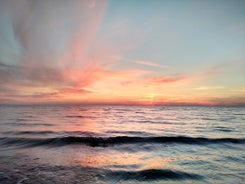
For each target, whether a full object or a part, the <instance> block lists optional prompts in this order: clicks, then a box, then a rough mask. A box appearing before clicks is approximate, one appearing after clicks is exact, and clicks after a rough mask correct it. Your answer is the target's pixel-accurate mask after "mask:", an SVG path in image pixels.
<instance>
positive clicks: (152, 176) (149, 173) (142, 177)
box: [108, 169, 203, 181]
mask: <svg viewBox="0 0 245 184" xmlns="http://www.w3.org/2000/svg"><path fill="white" fill-rule="evenodd" d="M108 175H109V177H111V178H113V179H120V180H138V181H152V180H162V179H174V180H183V179H192V180H200V179H203V176H201V175H198V174H194V173H187V172H182V171H173V170H169V169H148V170H142V171H113V172H111V173H110V174H108Z"/></svg>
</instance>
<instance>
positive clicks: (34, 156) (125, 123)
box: [0, 105, 245, 184]
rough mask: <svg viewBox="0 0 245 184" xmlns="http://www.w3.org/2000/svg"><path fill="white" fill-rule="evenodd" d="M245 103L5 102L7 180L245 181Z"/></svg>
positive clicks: (1, 110) (0, 148)
mask: <svg viewBox="0 0 245 184" xmlns="http://www.w3.org/2000/svg"><path fill="white" fill-rule="evenodd" d="M244 181H245V108H228V107H139V106H82V105H53V106H51V105H48V106H44V105H40V106H38V105H33V106H31V105H29V106H0V183H18V184H20V183H45V184H46V183H88V184H89V183H126V184H129V183H132V184H133V183H172V184H174V183H231V184H233V183H234V184H235V183H244Z"/></svg>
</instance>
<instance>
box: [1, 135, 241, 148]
mask: <svg viewBox="0 0 245 184" xmlns="http://www.w3.org/2000/svg"><path fill="white" fill-rule="evenodd" d="M137 143H151V144H154V143H155V144H156V143H158V144H163V143H165V144H170V143H178V144H199V145H201V144H219V143H232V144H244V143H245V138H240V139H238V138H217V139H212V138H203V137H196V138H195V137H185V136H176V137H127V136H118V137H75V136H68V137H56V138H46V139H38V138H13V137H3V138H0V144H2V145H11V144H13V145H27V146H28V145H29V146H42V145H47V146H48V145H50V146H64V145H70V144H85V145H88V146H93V147H96V146H104V147H105V146H111V145H118V144H137Z"/></svg>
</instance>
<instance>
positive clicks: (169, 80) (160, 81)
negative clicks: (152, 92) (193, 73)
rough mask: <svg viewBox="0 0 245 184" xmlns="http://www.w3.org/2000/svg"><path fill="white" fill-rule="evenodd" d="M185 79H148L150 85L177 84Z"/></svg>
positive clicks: (169, 77)
mask: <svg viewBox="0 0 245 184" xmlns="http://www.w3.org/2000/svg"><path fill="white" fill-rule="evenodd" d="M184 79H186V77H185V76H179V75H176V76H159V77H153V78H151V79H149V83H150V84H165V83H173V82H178V81H182V80H184Z"/></svg>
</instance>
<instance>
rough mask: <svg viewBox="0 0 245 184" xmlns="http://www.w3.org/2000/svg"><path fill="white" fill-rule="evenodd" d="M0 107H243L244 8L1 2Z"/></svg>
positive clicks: (127, 0)
mask: <svg viewBox="0 0 245 184" xmlns="http://www.w3.org/2000/svg"><path fill="white" fill-rule="evenodd" d="M0 103H2V104H5V103H7V104H11V103H85V104H90V103H91V104H133V105H154V104H155V105H240V106H241V105H245V1H243V0H215V1H214V0H111V1H106V0H97V1H96V0H80V1H79V0H76V1H72V0H69V1H68V0H40V1H34V0H33V1H32V0H1V1H0Z"/></svg>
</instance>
